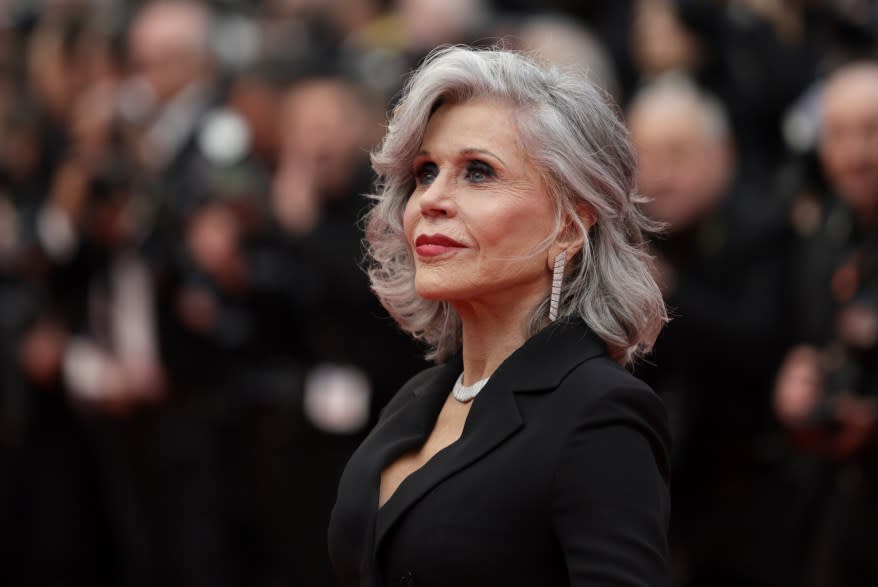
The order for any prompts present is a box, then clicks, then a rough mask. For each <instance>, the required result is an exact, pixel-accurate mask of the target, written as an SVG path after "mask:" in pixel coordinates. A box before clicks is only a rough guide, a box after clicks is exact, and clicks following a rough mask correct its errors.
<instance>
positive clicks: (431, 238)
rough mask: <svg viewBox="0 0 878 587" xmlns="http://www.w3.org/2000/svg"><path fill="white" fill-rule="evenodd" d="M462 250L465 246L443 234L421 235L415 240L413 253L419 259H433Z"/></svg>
mask: <svg viewBox="0 0 878 587" xmlns="http://www.w3.org/2000/svg"><path fill="white" fill-rule="evenodd" d="M463 248H466V245H464V244H463V243H460V242H457V241H456V240H454V239H453V238H451V237H448V236H445V235H444V234H422V235H421V236H419V237H418V238H417V239H415V251H417V253H418V255H420V256H421V257H435V256H437V255H442V254H443V253H448V252H450V251H453V250H454V249H463Z"/></svg>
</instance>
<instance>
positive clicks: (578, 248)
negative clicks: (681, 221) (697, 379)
mask: <svg viewBox="0 0 878 587" xmlns="http://www.w3.org/2000/svg"><path fill="white" fill-rule="evenodd" d="M373 164H374V167H375V169H376V171H377V173H378V175H379V182H378V190H377V191H378V193H377V195H376V196H375V199H376V200H377V203H376V205H375V206H374V208H372V210H371V211H370V213H369V216H368V219H367V220H368V226H367V238H368V241H369V245H370V254H371V256H372V259H373V267H372V269H371V271H370V276H371V279H372V284H373V288H374V289H375V291H376V293H377V294H378V296H379V297H380V298H381V301H382V302H383V304H384V305H385V307H386V308H387V309H388V310H389V312H390V313H391V315H392V316H393V317H394V318H395V319H396V320H397V322H398V323H399V324H400V325H401V326H402V328H404V329H405V330H407V331H409V332H410V333H412V334H413V335H414V336H416V337H418V338H421V339H423V340H424V341H426V342H427V343H428V344H429V345H430V346H431V349H432V350H431V354H430V355H429V356H430V357H431V358H432V359H434V360H435V361H436V362H437V363H439V365H438V366H436V367H433V368H430V369H428V370H426V371H423V372H421V373H420V374H418V375H416V376H415V377H414V378H413V379H412V380H411V381H409V382H408V383H407V384H406V385H405V386H404V387H403V388H402V389H401V390H400V391H399V392H398V393H397V395H396V396H395V397H394V398H393V399H392V400H391V401H390V402H389V404H388V405H387V407H385V409H384V410H383V412H382V413H381V416H380V419H379V421H378V424H377V425H376V426H375V428H374V430H373V431H372V432H371V434H370V435H369V436H368V437H367V438H366V440H365V441H364V442H363V444H362V445H361V446H360V447H359V449H357V451H356V452H355V453H354V455H353V456H352V457H351V460H350V462H349V463H348V465H347V467H346V469H345V471H344V474H343V475H342V478H341V482H340V485H339V491H338V498H337V501H336V504H335V508H334V510H333V514H332V519H331V521H330V527H329V543H330V553H331V556H332V559H333V564H334V566H335V569H336V572H337V574H338V576H339V578H340V579H341V582H342V584H343V585H345V586H354V585H357V586H359V585H368V586H378V585H437V586H439V585H442V586H452V585H453V586H456V587H460V586H465V585H480V586H483V585H504V586H509V585H528V586H536V585H539V586H551V585H600V586H605V585H649V586H655V585H664V584H666V582H667V578H666V565H665V555H666V538H665V537H666V529H667V521H668V487H667V482H668V444H669V439H668V432H667V422H666V416H665V412H664V408H663V406H662V403H661V401H660V400H659V399H658V398H657V397H656V395H655V394H654V393H653V392H652V391H651V390H650V389H649V388H648V387H647V386H646V385H644V384H643V383H641V382H640V381H638V380H637V379H635V378H634V377H632V376H631V375H630V374H629V373H628V372H627V371H626V370H625V369H623V368H622V366H620V364H625V363H628V362H630V361H632V360H633V359H635V358H636V357H637V356H638V355H639V354H640V353H642V352H644V351H646V350H648V348H649V347H650V345H651V343H652V341H653V340H654V339H655V336H656V335H657V333H658V331H659V329H660V328H661V325H662V323H663V322H664V320H665V319H666V314H665V309H664V305H663V303H662V300H661V294H660V292H659V290H658V288H657V287H656V284H655V282H654V281H653V279H652V277H651V273H650V260H649V257H648V256H647V255H646V254H645V253H644V251H643V232H644V229H646V228H648V224H647V221H646V220H645V219H644V217H643V216H642V215H641V213H640V211H639V209H638V208H637V205H636V201H635V198H634V196H633V176H634V160H633V155H632V151H631V147H630V145H629V143H628V140H627V135H626V132H625V129H624V126H623V125H622V124H621V122H620V121H619V119H618V118H617V116H616V115H615V114H614V111H613V110H612V109H611V108H610V107H609V106H608V105H607V104H606V103H605V102H604V100H603V99H602V97H601V94H600V93H599V92H598V91H597V90H596V89H595V88H594V87H593V86H591V85H590V84H589V82H588V81H586V80H585V79H582V78H580V77H576V76H572V75H566V74H562V73H560V72H559V71H557V70H554V69H551V68H547V67H542V66H540V65H538V64H536V63H535V62H533V61H532V60H530V59H528V58H526V57H523V56H521V55H518V54H514V53H510V52H505V51H501V50H471V49H466V48H460V47H453V48H448V49H442V50H439V51H437V52H435V53H433V54H432V55H431V56H430V57H429V58H428V59H427V60H426V61H425V62H424V64H423V65H422V66H421V67H420V68H419V69H418V70H417V71H416V72H415V74H414V75H413V77H412V78H411V79H410V80H409V83H408V85H407V87H406V90H405V93H404V95H403V97H402V99H401V101H400V102H399V104H398V105H397V107H396V108H395V110H394V113H393V116H392V118H391V121H390V126H389V128H388V131H387V135H386V137H385V139H384V142H383V144H382V146H381V148H380V150H378V152H377V153H375V155H374V156H373Z"/></svg>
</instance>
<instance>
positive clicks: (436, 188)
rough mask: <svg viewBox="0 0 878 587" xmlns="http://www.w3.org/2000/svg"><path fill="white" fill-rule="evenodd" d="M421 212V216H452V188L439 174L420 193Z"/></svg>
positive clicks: (454, 210) (455, 208)
mask: <svg viewBox="0 0 878 587" xmlns="http://www.w3.org/2000/svg"><path fill="white" fill-rule="evenodd" d="M420 205H421V214H422V215H423V216H429V217H437V216H453V215H454V214H455V213H456V211H457V207H456V203H455V200H454V194H453V190H452V188H451V186H450V185H448V182H447V181H445V180H444V179H443V178H442V176H441V175H440V176H439V177H437V178H436V179H435V180H434V181H433V183H431V184H430V185H429V186H428V187H427V189H426V190H425V191H424V192H423V193H422V194H421V198H420Z"/></svg>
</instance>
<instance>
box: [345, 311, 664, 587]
mask: <svg viewBox="0 0 878 587" xmlns="http://www.w3.org/2000/svg"><path fill="white" fill-rule="evenodd" d="M461 368H462V367H461V361H460V357H457V358H455V359H454V360H452V361H450V362H449V363H447V364H444V365H440V366H437V367H432V368H430V369H427V370H425V371H422V372H421V373H419V374H418V375H416V376H415V377H413V378H412V379H411V380H410V381H409V382H408V383H407V384H406V385H405V386H403V388H402V389H401V390H400V391H399V392H398V393H397V395H396V396H395V397H394V398H393V399H392V400H391V401H390V403H389V404H388V405H387V407H386V408H385V409H384V410H383V412H382V413H381V417H380V419H379V421H378V423H377V425H376V426H375V428H374V429H373V430H372V432H371V433H370V434H369V436H368V437H367V438H366V440H365V441H364V442H363V444H362V445H361V446H360V447H359V448H358V449H357V451H356V452H355V453H354V454H353V456H352V457H351V459H350V461H349V462H348V464H347V466H346V468H345V471H344V473H343V474H342V477H341V481H340V484H339V488H338V496H337V500H336V503H335V507H334V509H333V512H332V517H331V520H330V524H329V549H330V556H331V558H332V561H333V566H334V567H335V570H336V574H337V575H338V577H339V579H340V580H341V583H342V584H343V585H344V586H345V587H354V586H357V587H359V586H367V587H377V586H384V585H418V586H419V587H423V586H434V585H435V586H437V587H439V586H441V587H450V586H454V587H464V586H467V585H479V586H480V587H484V586H485V585H497V586H500V585H502V586H504V587H508V586H515V585H521V586H528V587H534V586H539V587H546V586H553V585H559V586H560V585H574V586H583V585H589V586H596V587H607V586H609V585H641V586H649V587H655V586H663V585H667V584H668V577H667V565H666V555H667V540H666V536H667V525H668V517H669V494H668V476H669V457H668V452H669V445H670V439H669V434H668V425H667V417H666V412H665V409H664V406H663V404H662V402H661V400H660V399H659V398H658V396H656V394H655V393H654V392H653V391H652V390H651V389H650V388H649V387H647V386H646V385H645V384H644V383H642V382H641V381H640V380H638V379H636V378H635V377H633V376H632V375H631V374H629V373H628V372H627V371H626V370H625V369H623V368H622V367H620V366H619V365H618V364H616V363H615V362H613V361H612V360H610V359H609V358H608V357H607V355H606V350H605V346H604V344H603V343H602V342H601V340H600V339H599V338H598V337H597V336H596V335H595V334H594V333H592V332H591V331H590V330H589V329H588V328H587V327H586V326H585V325H584V324H582V323H581V322H571V323H560V324H554V325H551V326H549V327H548V328H546V329H544V330H543V331H541V332H539V333H538V334H536V335H535V336H533V337H532V338H531V339H530V340H528V341H527V342H526V343H525V344H524V345H522V346H521V347H520V348H519V349H518V350H516V351H515V352H514V353H513V354H512V355H511V356H510V357H509V358H508V359H506V361H504V362H503V364H502V365H501V366H500V367H499V368H498V369H497V370H496V372H495V373H494V375H493V376H492V377H491V379H490V381H489V382H488V384H487V385H486V386H485V387H484V389H483V390H482V391H481V393H480V394H479V395H478V396H477V397H476V399H475V400H473V401H474V403H473V405H472V407H471V409H470V413H469V415H468V417H467V421H466V423H465V425H464V428H463V433H462V435H461V437H460V439H459V440H457V441H456V442H454V443H452V444H451V445H449V446H448V447H447V448H445V449H443V450H441V451H440V452H439V453H437V454H436V455H435V456H434V457H433V458H432V459H431V460H430V461H429V462H427V463H426V464H425V465H424V466H423V467H421V468H420V469H419V470H417V471H415V472H414V473H412V474H411V475H410V476H409V477H408V478H406V479H405V481H403V482H402V484H401V485H400V486H399V488H398V489H397V490H396V492H395V493H394V494H393V495H392V496H391V497H390V499H389V500H388V501H387V503H385V504H384V506H383V507H382V508H381V509H380V510H379V508H378V485H379V478H380V474H381V471H382V469H383V468H384V467H386V466H387V465H388V464H389V463H391V462H393V461H394V460H395V459H396V458H398V457H399V456H401V455H402V454H403V453H406V452H408V451H411V450H414V449H417V448H419V447H420V446H422V445H423V443H424V442H425V441H426V439H427V436H428V435H429V434H430V432H431V431H432V429H433V426H434V424H435V422H436V418H437V416H438V415H439V411H440V409H441V408H442V405H443V402H444V401H445V399H446V397H447V396H448V393H449V392H450V390H451V388H452V386H453V384H454V381H455V379H456V378H457V376H458V375H459V374H460V371H461Z"/></svg>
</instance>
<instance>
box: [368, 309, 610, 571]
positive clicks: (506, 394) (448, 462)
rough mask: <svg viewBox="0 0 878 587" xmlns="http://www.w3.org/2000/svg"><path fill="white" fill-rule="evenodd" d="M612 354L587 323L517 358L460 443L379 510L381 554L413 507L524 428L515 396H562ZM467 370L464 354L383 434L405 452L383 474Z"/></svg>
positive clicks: (418, 437) (426, 428)
mask: <svg viewBox="0 0 878 587" xmlns="http://www.w3.org/2000/svg"><path fill="white" fill-rule="evenodd" d="M605 352H606V351H605V346H604V344H603V342H602V341H601V340H600V339H599V338H598V337H597V336H596V335H595V334H594V333H593V332H592V331H591V330H590V329H589V328H588V327H587V326H585V324H584V323H582V322H581V321H569V322H560V323H556V324H552V325H550V326H548V327H546V328H545V329H543V330H542V331H540V332H539V333H537V334H536V335H534V336H533V337H531V338H530V339H529V340H528V341H527V342H525V343H524V344H523V345H522V346H521V347H520V348H519V349H517V350H516V351H515V352H513V353H512V355H510V356H509V357H508V358H507V359H506V360H505V361H504V362H503V363H502V364H501V365H500V367H499V368H498V369H497V370H496V371H495V372H494V374H493V375H492V376H491V379H490V380H489V381H488V383H487V384H486V385H485V387H484V389H482V391H481V392H480V393H479V395H478V396H477V397H476V398H475V399H474V400H473V405H472V407H471V408H470V413H469V415H468V417H467V420H466V424H465V425H464V428H463V432H462V434H461V437H460V439H459V440H458V441H456V442H454V443H452V444H451V445H449V446H448V447H447V448H445V449H444V450H442V451H440V452H439V453H437V454H436V455H435V456H434V457H433V458H432V459H430V461H429V462H427V463H426V464H425V465H424V466H422V467H421V468H420V469H418V470H417V471H415V472H414V473H412V474H411V475H409V477H408V478H406V479H405V480H404V481H403V482H402V484H400V486H399V487H398V488H397V490H396V492H395V493H394V494H393V495H392V496H391V497H390V499H389V500H388V501H387V503H385V504H384V506H383V507H382V508H381V509H380V510H379V511H378V515H377V520H376V525H375V540H374V543H373V544H374V555H377V553H378V550H379V549H380V547H381V543H382V540H383V539H384V537H385V536H386V534H387V532H388V530H390V528H392V527H393V525H394V524H395V523H396V522H397V521H398V520H399V518H400V516H401V515H402V514H403V513H405V511H406V510H407V509H408V508H409V507H411V506H412V505H413V504H414V503H415V502H416V501H418V500H419V499H420V498H421V497H423V496H424V495H425V494H426V493H427V492H428V491H430V490H431V489H432V488H433V487H435V486H436V485H437V484H438V483H440V482H441V481H442V480H444V479H446V478H447V477H449V476H450V475H453V474H454V473H456V472H457V471H459V470H461V469H462V468H464V467H466V466H468V465H470V464H471V463H473V462H475V461H477V460H478V459H480V458H482V457H483V456H484V455H485V454H487V453H488V452H490V451H491V450H492V449H494V448H495V447H496V446H497V445H499V444H500V443H502V442H503V441H505V440H506V439H507V438H509V437H510V436H512V435H513V434H515V433H516V432H517V431H518V429H519V428H521V426H522V418H521V414H520V413H519V410H518V405H517V402H516V401H515V396H514V393H513V392H527V391H539V390H549V389H554V388H555V387H557V386H558V385H559V384H560V382H561V380H562V379H563V378H564V377H565V376H566V375H567V374H568V373H569V372H570V371H571V370H572V369H573V368H575V367H576V366H577V365H579V364H580V363H582V362H583V361H586V360H588V359H590V358H593V357H596V356H599V355H601V354H604V353H605ZM461 369H462V360H461V357H460V355H457V356H455V357H454V358H453V359H452V360H450V361H449V362H448V363H446V364H445V365H442V366H440V367H437V368H436V369H435V371H434V374H433V376H432V377H428V378H427V379H426V380H425V381H424V382H423V383H422V384H421V385H419V386H417V387H415V388H414V389H413V390H412V393H413V394H414V396H415V397H414V398H412V400H411V401H409V402H406V403H405V404H404V405H403V406H402V407H401V408H400V409H399V410H397V411H396V412H394V413H392V414H389V415H388V417H387V419H386V420H385V421H384V422H383V423H382V424H381V425H380V426H379V428H378V429H376V433H377V434H378V435H379V436H382V437H385V436H386V438H385V439H384V440H385V442H381V443H380V444H383V445H384V446H387V445H391V444H393V445H396V446H397V447H399V450H392V451H386V452H384V453H383V458H381V459H379V460H380V461H381V462H380V463H379V466H380V467H381V468H383V467H386V466H387V465H388V464H390V461H391V460H392V459H393V458H398V457H399V456H401V454H402V452H401V451H402V445H400V444H398V442H399V440H400V436H402V437H404V438H406V441H405V446H406V447H407V448H408V449H411V448H412V447H415V448H416V447H420V446H421V445H423V443H424V442H425V441H426V439H427V437H428V436H429V434H430V432H431V431H432V428H433V425H435V422H436V418H437V417H438V415H439V411H440V410H441V409H442V405H443V403H444V402H445V399H446V398H447V396H448V394H449V392H450V391H451V387H452V386H453V384H454V380H455V379H456V378H457V376H458V375H459V374H460V371H461ZM378 472H379V474H380V470H379V471H378ZM373 560H374V559H373Z"/></svg>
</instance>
